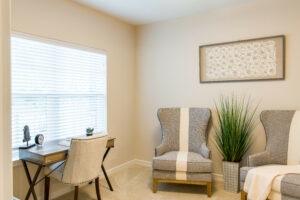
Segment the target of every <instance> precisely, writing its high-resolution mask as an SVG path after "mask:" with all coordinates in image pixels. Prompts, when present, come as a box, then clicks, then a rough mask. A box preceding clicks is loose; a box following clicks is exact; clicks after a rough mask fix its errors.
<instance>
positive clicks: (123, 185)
mask: <svg viewBox="0 0 300 200" xmlns="http://www.w3.org/2000/svg"><path fill="white" fill-rule="evenodd" d="M151 173H152V171H151V168H149V167H143V166H139V165H134V166H130V167H128V168H126V169H123V170H122V171H119V172H117V173H114V174H112V175H110V176H109V179H110V181H111V184H112V186H113V188H114V191H113V192H112V191H110V190H109V188H108V185H107V183H106V181H105V179H104V178H103V179H101V180H100V192H101V198H102V200H217V199H218V200H239V199H240V194H239V193H237V194H236V193H230V192H226V191H224V190H223V183H222V182H214V183H213V188H212V197H211V198H208V197H207V194H206V187H204V186H193V185H180V184H166V183H160V184H159V185H158V191H157V193H153V192H152V179H151V176H152V175H151ZM73 195H74V193H73V192H70V193H67V194H65V195H63V196H60V197H58V198H56V199H55V200H72V199H73ZM79 199H80V200H94V199H97V198H96V191H95V185H94V183H93V184H91V185H87V186H83V187H80V189H79Z"/></svg>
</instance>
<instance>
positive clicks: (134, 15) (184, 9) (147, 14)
mask: <svg viewBox="0 0 300 200" xmlns="http://www.w3.org/2000/svg"><path fill="white" fill-rule="evenodd" d="M73 1H75V2H78V3H80V4H83V5H86V6H88V7H92V8H94V9H96V10H100V11H102V12H105V13H107V14H109V15H112V16H115V17H117V18H120V19H122V20H124V21H126V22H128V23H130V24H133V25H143V24H148V23H152V22H157V21H161V20H166V19H172V18H177V17H182V16H186V15H192V14H195V13H200V12H206V11H209V10H213V9H216V8H220V7H228V6H233V5H237V4H241V3H245V2H248V1H251V0H73Z"/></svg>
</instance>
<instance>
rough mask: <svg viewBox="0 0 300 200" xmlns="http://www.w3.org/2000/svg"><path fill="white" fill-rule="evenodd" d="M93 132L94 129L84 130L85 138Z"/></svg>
mask: <svg viewBox="0 0 300 200" xmlns="http://www.w3.org/2000/svg"><path fill="white" fill-rule="evenodd" d="M93 132H94V128H87V129H86V136H92V135H93Z"/></svg>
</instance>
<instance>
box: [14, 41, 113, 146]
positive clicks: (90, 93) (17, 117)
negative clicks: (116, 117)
mask: <svg viewBox="0 0 300 200" xmlns="http://www.w3.org/2000/svg"><path fill="white" fill-rule="evenodd" d="M11 66H12V71H11V73H12V145H13V147H18V146H19V145H22V144H23V142H22V140H23V127H24V126H25V125H28V126H29V128H30V133H31V136H32V141H33V137H34V136H35V135H36V134H40V133H41V134H44V136H45V140H46V141H51V140H55V139H60V138H66V137H72V136H78V135H84V134H85V130H86V128H88V127H93V128H94V129H95V131H94V132H105V131H106V124H107V118H106V55H105V54H104V53H102V52H100V51H96V50H87V48H85V47H78V46H76V48H74V45H71V44H70V45H66V44H65V43H60V42H57V41H50V42H49V40H46V39H45V40H43V39H36V38H34V37H28V36H27V37H20V36H12V38H11Z"/></svg>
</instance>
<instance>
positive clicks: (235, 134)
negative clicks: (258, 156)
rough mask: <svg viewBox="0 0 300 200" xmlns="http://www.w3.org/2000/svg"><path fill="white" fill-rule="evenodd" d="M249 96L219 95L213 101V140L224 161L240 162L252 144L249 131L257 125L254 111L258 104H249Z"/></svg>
mask: <svg viewBox="0 0 300 200" xmlns="http://www.w3.org/2000/svg"><path fill="white" fill-rule="evenodd" d="M251 103H252V102H251V99H250V97H248V98H247V97H241V98H239V97H238V96H236V95H231V96H225V97H224V96H221V97H220V102H219V103H218V104H217V103H215V107H216V110H217V117H218V120H217V124H216V125H214V129H215V133H216V135H215V142H216V146H217V148H218V150H219V152H220V153H221V154H222V156H223V158H224V161H230V162H241V160H242V158H243V156H244V155H245V153H246V152H247V151H248V150H249V148H250V147H251V145H252V136H251V132H252V131H253V129H254V128H255V127H256V125H257V120H256V118H255V113H256V111H257V107H258V106H255V107H253V106H251V105H252V104H251Z"/></svg>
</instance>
